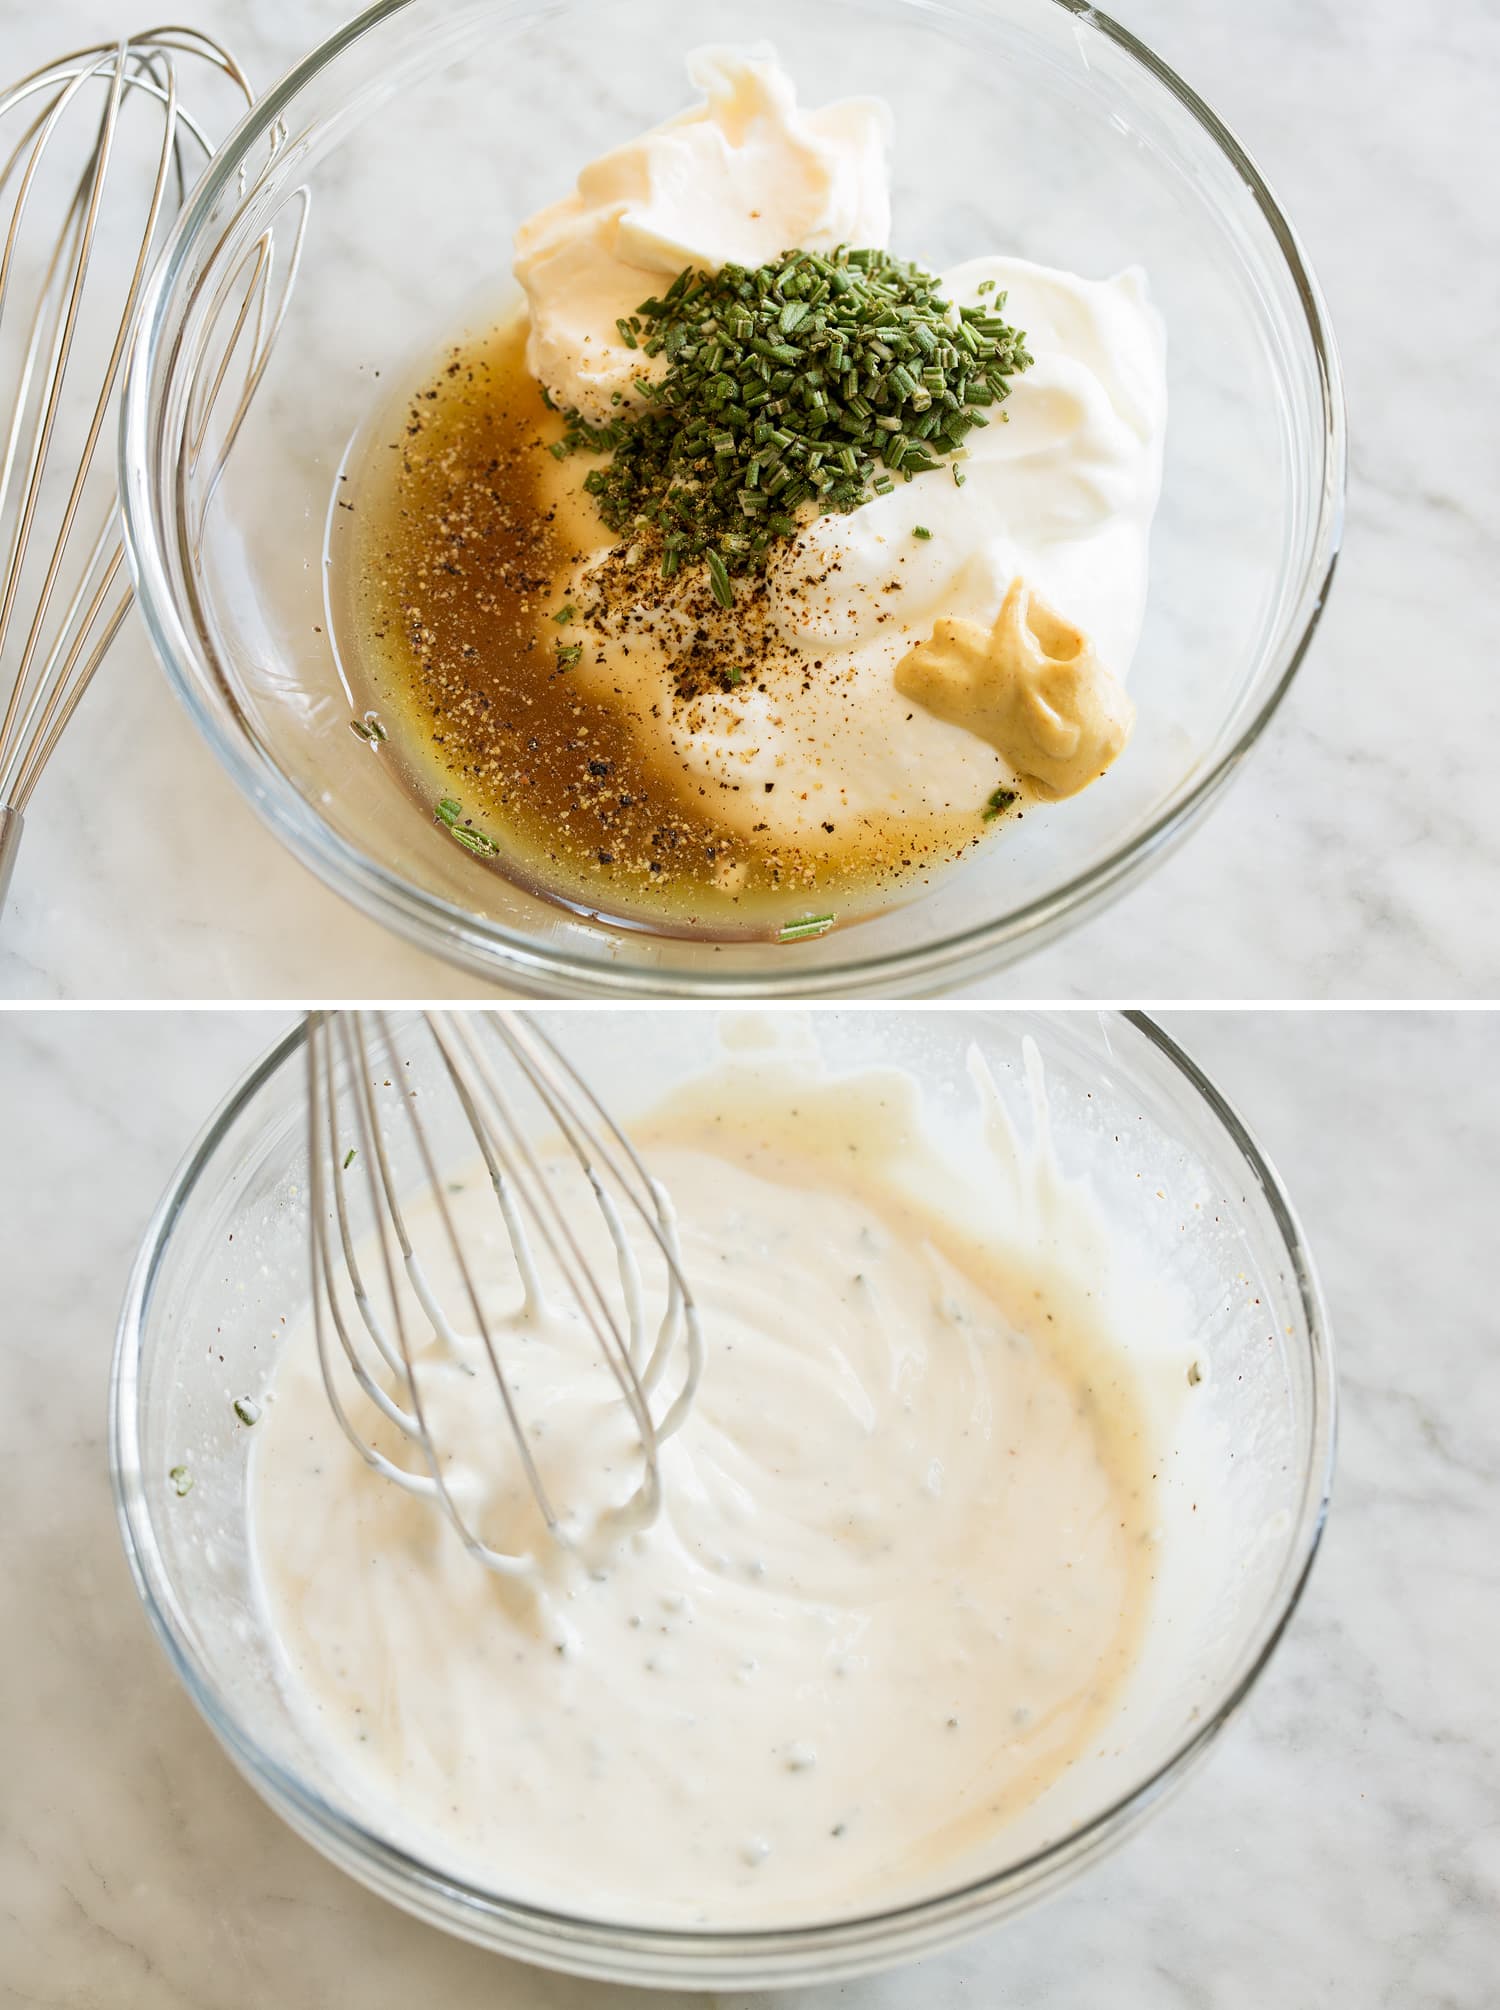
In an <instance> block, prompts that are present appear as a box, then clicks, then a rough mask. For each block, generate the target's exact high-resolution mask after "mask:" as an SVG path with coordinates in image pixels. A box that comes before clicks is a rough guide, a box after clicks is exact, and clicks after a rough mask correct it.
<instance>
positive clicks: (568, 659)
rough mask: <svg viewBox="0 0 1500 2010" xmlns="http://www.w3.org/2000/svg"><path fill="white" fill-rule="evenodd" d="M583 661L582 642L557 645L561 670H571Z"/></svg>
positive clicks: (558, 662) (558, 663)
mask: <svg viewBox="0 0 1500 2010" xmlns="http://www.w3.org/2000/svg"><path fill="white" fill-rule="evenodd" d="M582 660H583V644H582V643H581V642H566V643H564V642H559V643H558V645H557V665H558V668H559V669H560V670H571V669H572V667H573V665H574V664H575V663H580V662H582Z"/></svg>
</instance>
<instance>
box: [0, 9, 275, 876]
mask: <svg viewBox="0 0 1500 2010" xmlns="http://www.w3.org/2000/svg"><path fill="white" fill-rule="evenodd" d="M189 65H206V66H207V67H208V68H209V69H210V70H212V71H216V72H218V73H219V74H220V75H221V76H222V77H224V78H226V79H227V80H228V81H229V82H230V83H231V84H232V85H233V86H234V88H235V89H236V91H238V92H239V93H241V94H243V97H244V100H245V103H246V105H249V104H251V103H252V102H253V99H254V94H253V92H252V91H251V89H250V85H249V83H248V81H247V80H246V77H245V75H244V72H243V71H242V70H241V69H240V67H239V65H238V63H236V62H235V60H234V58H233V57H232V56H231V55H230V54H229V53H228V52H227V50H225V49H223V48H221V47H220V45H219V44H218V43H217V42H214V41H211V40H210V39H209V38H208V37H207V36H206V35H200V34H199V33H197V31H196V30H194V29H190V28H177V27H163V28H153V29H149V30H147V32H146V33H144V34H141V35H134V36H130V37H128V38H126V39H125V40H123V41H120V42H113V43H100V44H98V45H96V46H95V47H93V48H88V49H77V50H74V51H72V52H71V53H70V54H68V55H66V56H62V57H60V58H58V59H57V60H56V61H54V62H51V63H48V64H45V65H44V66H43V67H42V68H41V69H39V70H34V71H33V72H32V73H31V75H30V76H27V77H23V78H22V79H21V80H20V82H19V83H17V84H14V85H13V86H11V88H10V89H9V90H7V91H5V92H3V93H0V202H3V201H4V199H6V198H9V211H8V214H7V212H6V210H5V208H4V207H0V230H3V232H4V238H3V246H4V248H3V251H0V427H3V428H4V434H3V438H0V701H3V706H4V709H3V714H0V906H3V903H4V900H5V894H6V890H7V887H8V885H9V882H10V875H11V872H12V869H13V867H14V864H15V854H16V847H17V845H18V843H19V840H20V835H21V823H22V818H23V816H24V814H25V811H26V806H27V804H28V802H29V801H30V799H31V795H32V792H33V790H34V789H35V788H36V785H37V782H38V780H39V779H40V776H41V773H42V770H43V768H44V767H45V766H46V763H47V761H48V759H49V758H50V756H51V754H52V751H53V749H54V747H55V746H56V745H57V742H58V739H59V737H60V736H61V734H62V732H63V730H64V728H65V727H66V726H67V724H68V721H69V720H70V719H71V717H72V716H73V712H74V710H75V708H76V707H77V705H78V701H79V699H80V698H81V697H82V696H83V694H84V692H85V691H86V690H87V688H88V685H89V682H90V680H91V679H92V677H93V675H94V673H95V671H96V670H97V669H98V667H99V665H100V663H101V662H102V661H103V659H104V656H105V654H106V652H107V651H108V649H109V646H110V644H111V643H112V642H113V640H114V638H115V636H116V634H117V633H118V632H119V628H120V625H121V623H122V622H123V621H124V619H125V616H126V613H127V612H128V610H129V607H130V602H131V597H132V595H131V587H130V584H129V581H128V579H127V578H125V577H124V576H123V571H122V568H123V561H124V545H123V542H122V540H121V537H120V531H119V512H118V509H117V506H116V503H117V498H116V492H115V483H114V480H113V471H112V468H111V469H110V471H109V475H108V478H107V479H106V476H105V472H104V470H103V469H102V468H101V469H100V471H99V474H98V477H97V479H96V480H95V481H94V482H93V483H92V490H93V493H92V494H90V495H89V497H88V499H87V509H86V510H85V491H86V490H89V489H90V487H91V483H90V474H91V471H92V470H93V469H94V467H95V461H96V454H97V449H98V447H99V443H100V439H101V437H102V436H105V435H106V434H108V435H109V436H110V437H108V438H107V440H106V453H112V450H113V444H114V443H113V437H112V431H113V429H112V427H110V426H109V425H108V424H107V421H108V418H109V415H110V411H111V407H112V404H113V401H114V393H115V387H116V383H117V380H118V378H119V374H120V368H121V364H122V362H123V360H124V357H125V354H126V351H127V347H128V344H129V340H130V335H131V330H132V326H133V323H134V320H135V314H136V308H137V305H138V303H139V300H140V296H141V290H142V287H143V285H144V283H145V280H146V277H147V275H148V273H149V271H150V268H151V264H152V260H153V257H154V253H155V249H156V247H157V244H158V241H159V236H160V233H161V231H162V229H163V227H164V226H165V224H167V223H168V222H170V220H171V217H172V215H173V214H174V213H175V211H176V209H178V208H179V207H180V206H181V204H182V201H183V199H184V198H185V196H186V193H187V190H188V188H189V187H190V186H191V185H192V183H193V182H194V181H195V180H196V179H197V176H198V172H199V171H201V169H202V167H203V165H204V164H205V163H206V162H207V160H208V158H209V156H210V154H211V153H212V151H213V146H212V142H211V141H210V140H209V138H208V136H207V134H206V132H205V131H204V128H203V126H202V125H201V124H200V123H199V121H198V119H197V118H196V117H195V116H194V114H193V113H192V112H191V111H190V110H189V109H188V107H187V106H186V105H185V104H184V103H183V101H182V96H181V88H180V87H181V72H182V71H183V69H184V68H185V67H187V66H189ZM136 106H140V107H141V110H142V113H143V114H145V115H149V117H150V118H152V119H153V120H154V121H155V127H154V129H153V130H154V131H155V135H156V137H155V140H154V142H151V141H150V138H149V134H148V136H147V138H148V144H147V157H148V160H150V161H151V162H153V163H154V164H153V165H152V166H151V167H150V169H149V173H150V181H149V186H148V187H146V188H144V189H143V191H142V193H143V195H144V198H145V204H144V211H143V213H138V214H137V216H136V217H135V218H133V219H132V220H130V221H129V222H127V223H125V224H123V225H122V224H121V222H120V220H119V215H118V211H117V201H118V196H119V190H118V189H115V191H114V195H115V198H116V200H115V201H113V202H112V201H111V200H110V199H109V198H110V190H111V180H110V177H111V168H112V166H114V165H117V163H118V157H119V155H120V154H121V152H122V149H123V148H124V147H125V145H126V142H125V141H124V140H122V120H123V119H124V117H125V116H126V111H127V107H129V108H131V110H130V116H131V117H132V118H135V117H136V114H135V111H134V108H135V107H136ZM131 131H132V135H136V136H138V132H139V127H138V122H137V125H136V126H133V127H132V129H131ZM7 149H8V151H7ZM190 166H191V171H190ZM142 180H143V183H144V182H145V181H146V171H143V174H142ZM174 195H175V200H174V199H173V197H174ZM122 237H124V238H126V240H127V241H125V242H123V243H122V241H121V240H122ZM101 251H102V253H103V255H102V256H101V255H100V254H101ZM122 252H123V256H121V254H122ZM13 310H15V311H14V312H13ZM18 319H19V322H20V324H21V325H20V332H19V336H18V335H17V332H16V324H17V320H18ZM101 344H102V345H107V355H106V358H105V360H104V361H103V362H102V363H100V362H98V361H97V359H96V358H95V357H93V356H91V355H90V350H91V347H93V348H97V347H98V346H99V345H101ZM75 357H76V358H77V360H78V361H79V366H80V371H87V370H88V369H89V368H90V365H91V364H92V365H93V367H94V369H95V371H96V373H97V374H96V375H95V376H94V377H93V379H92V381H90V382H89V384H88V388H89V389H90V390H93V391H94V392H95V393H96V396H95V402H94V405H93V411H92V415H91V417H90V419H89V422H88V425H87V428H86V431H85V433H84V437H83V441H82V445H81V447H80V448H79V450H78V452H77V457H76V460H72V461H71V476H70V473H69V466H70V461H69V457H68V455H66V454H65V453H63V451H62V434H61V433H60V431H59V425H58V420H59V414H60V411H61V410H62V404H63V394H64V391H65V388H66V386H67V383H68V372H69V365H70V364H71V363H73V362H74V361H75ZM65 431H66V427H64V429H63V432H65ZM81 515H86V517H87V520H88V522H89V524H90V526H92V525H93V523H94V522H96V521H97V529H96V530H95V531H94V534H93V536H92V538H91V539H89V541H88V543H87V546H86V556H85V557H84V558H83V560H82V563H81V565H80V564H79V563H78V562H77V552H78V551H79V550H80V549H85V547H84V546H83V545H82V542H81V534H78V519H79V517H80V516H81ZM70 550H71V553H72V558H71V561H70ZM23 589H24V590H23ZM23 602H25V603H26V604H27V605H29V607H30V608H31V614H30V619H29V621H26V620H25V617H24V615H23V616H22V621H23V622H24V633H23V634H20V639H19V646H18V648H17V649H15V650H14V651H12V652H11V653H12V654H13V656H14V667H13V668H11V669H7V667H6V664H7V645H8V643H9V641H10V637H11V627H12V621H13V619H14V618H15V617H16V615H17V612H18V608H20V606H21V605H22V603H23ZM19 633H20V631H19V628H18V634H19ZM7 684H8V686H9V689H8V692H7V689H6V686H7Z"/></svg>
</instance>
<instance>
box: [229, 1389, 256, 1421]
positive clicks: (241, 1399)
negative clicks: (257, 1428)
mask: <svg viewBox="0 0 1500 2010" xmlns="http://www.w3.org/2000/svg"><path fill="white" fill-rule="evenodd" d="M234 1414H235V1415H236V1416H237V1417H238V1418H239V1420H240V1422H241V1423H242V1424H258V1423H259V1422H260V1404H259V1403H257V1402H256V1401H255V1399H254V1397H252V1396H236V1397H235V1399H234Z"/></svg>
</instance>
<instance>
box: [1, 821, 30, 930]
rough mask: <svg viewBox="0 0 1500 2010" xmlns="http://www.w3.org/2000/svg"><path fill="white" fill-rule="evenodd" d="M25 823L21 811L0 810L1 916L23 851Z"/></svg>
mask: <svg viewBox="0 0 1500 2010" xmlns="http://www.w3.org/2000/svg"><path fill="white" fill-rule="evenodd" d="M23 821H24V820H23V818H22V816H21V812H20V811H19V810H11V809H0V914H3V913H4V911H5V896H6V894H7V893H9V891H10V876H11V874H12V873H13V872H14V871H15V869H16V853H17V852H18V851H19V850H20V849H21V825H22V822H23Z"/></svg>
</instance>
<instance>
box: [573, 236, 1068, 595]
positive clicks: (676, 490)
mask: <svg viewBox="0 0 1500 2010" xmlns="http://www.w3.org/2000/svg"><path fill="white" fill-rule="evenodd" d="M982 292H983V295H984V301H983V304H979V305H968V306H963V307H959V308H957V309H955V307H954V306H953V304H952V303H950V302H949V301H948V300H946V299H945V298H944V297H943V295H942V291H941V288H940V285H939V282H938V281H937V279H936V278H934V277H933V275H931V274H930V273H927V272H924V271H922V270H921V268H919V267H917V266H915V265H910V264H907V263H906V262H905V261H903V260H901V259H897V258H893V257H891V255H890V254H889V253H887V252H880V251H875V250H872V249H870V248H867V247H859V246H853V247H849V246H845V247H841V248H840V249H839V250H838V251H836V252H833V253H829V254H827V255H824V254H819V253H812V252H807V251H797V250H794V251H790V252H787V253H785V254H784V255H783V256H781V257H780V258H777V259H773V260H771V261H769V262H768V263H767V264H765V265H762V266H758V267H756V268H754V269H753V270H752V269H749V268H746V267H744V266H739V265H734V264H729V265H726V266H724V267H723V268H722V270H720V271H719V272H717V273H707V272H703V271H699V270H697V269H695V268H693V267H687V268H685V269H684V270H683V271H682V272H680V273H679V274H678V275H677V277H676V278H675V279H674V280H673V282H672V284H671V285H670V286H669V287H668V288H667V289H666V291H665V293H664V294H663V295H662V296H661V297H660V298H652V299H650V300H645V301H643V302H642V303H641V305H640V307H639V308H638V309H637V311H636V313H635V314H633V315H629V316H625V317H622V319H621V322H620V324H619V328H620V335H621V339H622V340H625V341H629V342H631V343H632V345H633V346H634V347H636V348H638V349H639V350H640V351H641V352H642V353H643V356H644V357H649V358H661V359H662V360H663V363H664V368H663V369H662V370H661V372H660V373H658V374H655V375H653V376H652V377H650V378H647V377H645V376H639V377H637V378H635V380H634V383H635V388H636V390H637V392H638V393H639V394H640V397H641V399H642V400H643V401H644V402H643V403H641V404H639V405H627V406H625V407H623V408H621V409H620V411H619V412H618V415H617V416H615V417H614V418H612V419H611V420H610V422H609V423H608V424H606V425H603V426H593V425H590V424H588V423H587V422H586V421H585V420H584V419H583V418H582V417H581V415H580V414H579V413H578V412H576V411H570V412H567V413H565V414H564V415H563V417H564V425H565V433H564V437H563V440H562V441H561V442H559V445H560V447H561V449H562V451H563V453H565V454H567V453H575V452H579V451H583V452H588V453H594V454H598V455H600V456H601V463H600V465H599V466H597V467H595V468H593V469H591V470H590V472H589V473H588V475H587V476H586V478H585V480H584V483H583V486H584V489H585V491H586V493H587V494H589V495H590V496H591V497H592V498H593V500H594V502H595V505H596V507H597V509H598V511H599V515H600V517H601V518H602V520H603V521H604V523H605V524H606V525H607V526H608V527H609V528H610V529H612V530H616V531H619V532H622V533H627V534H628V535H629V536H630V537H631V539H632V540H635V539H637V538H639V537H640V536H641V534H642V533H645V534H646V536H647V538H648V540H649V541H650V542H652V543H659V559H660V564H661V570H662V575H663V577H664V578H667V579H670V578H672V577H673V576H674V575H675V574H676V573H677V572H679V571H680V570H682V569H683V568H684V567H686V566H692V565H694V564H702V565H703V566H704V567H705V568H706V570H707V572H708V575H709V583H710V586H711V588H712V590H713V592H714V595H715V598H716V599H717V600H718V601H719V602H720V604H721V605H722V606H724V607H726V608H728V607H729V606H731V605H732V604H733V599H732V591H731V592H730V594H729V595H728V596H727V597H726V591H725V588H726V585H727V582H729V581H730V580H731V579H732V578H733V576H734V575H735V574H737V573H742V572H747V571H757V570H760V569H763V568H764V566H765V565H766V563H767V561H768V559H769V557H770V552H771V546H772V542H773V540H775V539H778V538H789V537H794V536H796V535H797V534H798V532H799V531H800V529H801V528H802V527H803V525H804V524H805V523H806V522H807V521H808V520H809V518H810V517H811V516H812V515H813V514H821V513H823V512H826V511H848V510H853V509H858V508H859V507H861V505H862V504H864V503H866V502H868V501H869V500H870V498H871V496H872V495H889V494H891V493H892V491H893V489H894V485H895V478H896V477H904V478H905V479H907V480H910V479H911V478H912V477H913V476H914V475H916V474H919V473H925V472H928V471H929V470H931V469H934V468H936V467H939V466H941V465H942V464H943V463H944V461H945V460H946V459H947V458H948V457H949V456H950V455H953V454H956V453H958V452H959V451H960V448H961V445H962V442H963V439H964V436H965V434H966V433H967V432H968V431H969V430H970V429H971V428H973V427H975V426H978V425H981V424H983V423H984V414H983V410H982V408H983V407H988V406H998V405H999V404H1001V403H1002V402H1003V401H1004V399H1005V398H1006V397H1007V396H1008V395H1009V393H1010V389H1011V384H1012V379H1013V378H1014V376H1015V374H1016V373H1017V372H1018V371H1021V370H1024V369H1026V368H1027V367H1028V365H1029V364H1030V361H1031V358H1030V356H1029V355H1028V353H1027V350H1026V344H1025V338H1024V336H1023V335H1022V334H1021V333H1020V332H1019V331H1018V330H1017V329H1015V328H1013V327H1010V326H1009V325H1008V324H1007V323H1006V322H1005V321H1004V320H1003V318H1002V317H1001V312H1000V310H1001V308H1002V307H1003V304H1004V294H1003V292H1000V291H998V289H997V288H996V286H995V283H994V282H993V281H986V282H984V284H983V287H982ZM882 463H883V467H882ZM954 481H955V485H956V486H960V487H961V486H962V485H963V477H962V476H961V475H959V474H958V473H957V472H956V471H955V474H954ZM767 498H770V499H772V500H771V502H770V504H769V506H768V503H767ZM710 554H712V555H713V556H712V558H710Z"/></svg>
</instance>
